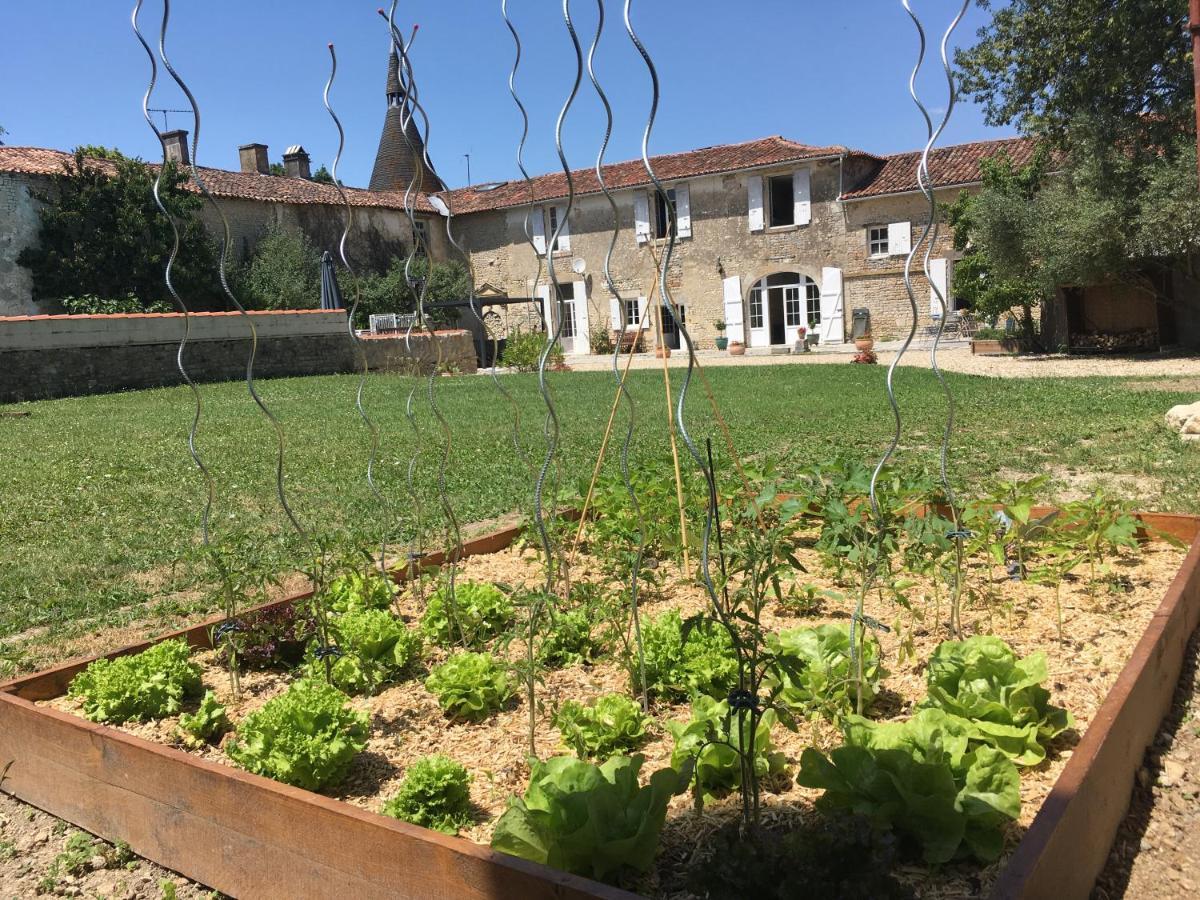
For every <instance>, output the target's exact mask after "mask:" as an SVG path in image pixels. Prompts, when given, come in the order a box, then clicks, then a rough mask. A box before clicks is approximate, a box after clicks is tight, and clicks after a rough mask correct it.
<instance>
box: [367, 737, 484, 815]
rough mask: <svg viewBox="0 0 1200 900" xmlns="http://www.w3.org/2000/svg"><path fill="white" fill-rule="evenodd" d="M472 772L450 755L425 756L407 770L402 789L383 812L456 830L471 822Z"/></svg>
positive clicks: (385, 806) (385, 805)
mask: <svg viewBox="0 0 1200 900" xmlns="http://www.w3.org/2000/svg"><path fill="white" fill-rule="evenodd" d="M470 788H471V776H470V775H469V774H467V770H466V769H465V768H463V767H462V765H460V764H459V763H457V762H455V761H454V760H452V759H451V758H450V757H448V756H443V755H442V754H440V753H439V754H435V755H433V756H423V757H421V758H420V759H418V760H417V761H416V762H414V763H413V764H412V765H411V766H409V767H408V769H407V770H406V771H405V773H404V780H403V781H402V782H401V783H400V790H399V792H398V793H397V794H396V795H395V796H394V797H392V799H390V800H388V801H387V802H386V803H385V804H384V805H383V814H384V815H385V816H391V817H392V818H393V819H399V820H400V821H402V822H411V823H412V824H413V825H420V826H421V827H422V828H432V829H433V830H434V831H440V832H443V833H444V834H457V833H458V832H459V831H460V830H461V829H463V828H466V827H467V826H468V825H470V824H471V790H470Z"/></svg>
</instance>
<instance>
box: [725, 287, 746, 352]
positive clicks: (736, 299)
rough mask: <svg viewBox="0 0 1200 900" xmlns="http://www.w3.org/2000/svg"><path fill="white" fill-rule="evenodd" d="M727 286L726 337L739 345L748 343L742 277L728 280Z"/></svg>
mask: <svg viewBox="0 0 1200 900" xmlns="http://www.w3.org/2000/svg"><path fill="white" fill-rule="evenodd" d="M724 286H725V336H726V337H728V338H729V340H731V341H737V342H738V343H739V344H744V343H745V342H746V329H745V328H744V327H743V326H742V277H741V276H740V275H734V276H732V277H730V278H726V279H725V281H724Z"/></svg>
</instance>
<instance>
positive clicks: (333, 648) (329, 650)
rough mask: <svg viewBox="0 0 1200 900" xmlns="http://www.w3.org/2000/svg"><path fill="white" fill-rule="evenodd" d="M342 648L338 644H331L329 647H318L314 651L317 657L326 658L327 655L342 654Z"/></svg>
mask: <svg viewBox="0 0 1200 900" xmlns="http://www.w3.org/2000/svg"><path fill="white" fill-rule="evenodd" d="M341 655H342V650H341V648H340V647H338V646H337V645H336V644H330V645H329V646H328V647H318V648H317V649H316V651H315V652H314V653H313V656H314V657H316V658H317V659H324V658H325V657H327V656H341Z"/></svg>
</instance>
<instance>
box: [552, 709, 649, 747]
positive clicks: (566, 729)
mask: <svg viewBox="0 0 1200 900" xmlns="http://www.w3.org/2000/svg"><path fill="white" fill-rule="evenodd" d="M649 721H650V720H649V719H648V718H647V717H646V716H645V715H644V714H643V713H642V707H641V706H640V705H639V704H638V702H637V701H636V700H633V699H631V698H630V697H627V696H625V695H624V694H605V695H604V696H602V697H599V698H597V700H596V702H595V703H593V704H591V705H590V706H584V705H583V704H582V703H579V702H578V701H576V700H567V701H566V702H565V703H563V705H562V706H560V707H559V708H558V710H557V711H556V712H555V713H554V727H555V728H557V729H558V730H559V731H560V732H561V733H562V740H563V745H564V746H566V747H569V748H570V749H572V750H574V751H575V754H576V755H577V756H578V757H579V758H580V759H604V758H607V757H609V756H611V755H613V754H614V753H620V752H622V751H627V750H633V749H634V748H635V747H637V745H638V744H640V743H641V742H642V741H643V740H644V739H645V737H646V725H647V724H648V723H649Z"/></svg>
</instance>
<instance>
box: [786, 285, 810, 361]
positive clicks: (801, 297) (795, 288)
mask: <svg viewBox="0 0 1200 900" xmlns="http://www.w3.org/2000/svg"><path fill="white" fill-rule="evenodd" d="M800 277H801V278H803V277H804V276H800ZM804 286H805V284H804V282H803V281H799V282H797V283H796V284H787V285H784V286H783V342H784V343H785V344H787V345H789V346H791V345H794V344H795V343H796V341H798V340H800V328H801V327H802V326H803V327H804V328H805V329H807V328H808V302H807V301H808V297H807V296H806V295H805V294H804V292H803V291H802V288H804ZM792 297H794V298H795V300H796V303H797V304H798V305H799V310H800V322H799V324H797V325H789V324H787V308H788V299H789V298H792Z"/></svg>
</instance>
